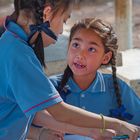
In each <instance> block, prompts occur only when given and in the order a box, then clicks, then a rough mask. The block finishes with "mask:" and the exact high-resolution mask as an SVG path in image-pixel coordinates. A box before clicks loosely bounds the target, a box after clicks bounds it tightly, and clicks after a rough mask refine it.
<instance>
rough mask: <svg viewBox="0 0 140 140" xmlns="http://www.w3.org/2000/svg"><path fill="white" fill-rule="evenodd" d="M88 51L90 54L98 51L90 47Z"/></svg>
mask: <svg viewBox="0 0 140 140" xmlns="http://www.w3.org/2000/svg"><path fill="white" fill-rule="evenodd" d="M88 51H89V52H95V51H96V49H95V48H93V47H90V48H88Z"/></svg>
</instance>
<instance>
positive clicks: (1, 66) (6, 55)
mask: <svg viewBox="0 0 140 140" xmlns="http://www.w3.org/2000/svg"><path fill="white" fill-rule="evenodd" d="M27 39H28V36H27V35H26V33H25V32H24V31H23V30H22V28H21V27H20V26H18V25H17V24H16V23H14V22H11V21H8V22H7V24H6V31H5V32H4V33H3V35H2V37H1V38H0V140H24V139H25V138H26V134H27V131H28V128H29V126H30V124H31V122H32V120H33V117H34V115H35V113H36V112H38V111H40V110H43V109H45V108H47V107H49V106H52V105H54V104H57V103H59V102H61V101H62V99H61V97H60V96H59V94H58V92H57V90H56V89H55V87H54V86H53V85H52V83H51V82H50V80H49V79H48V78H47V77H46V75H45V74H44V72H43V69H42V66H41V64H40V62H39V61H38V59H37V57H36V56H35V54H34V52H33V49H32V48H31V47H30V46H29V45H28V44H27V43H26V42H27Z"/></svg>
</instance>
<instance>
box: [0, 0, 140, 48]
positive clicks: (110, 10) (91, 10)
mask: <svg viewBox="0 0 140 140" xmlns="http://www.w3.org/2000/svg"><path fill="white" fill-rule="evenodd" d="M114 1H115V0H105V1H104V2H101V0H97V1H96V2H94V1H93V0H92V1H90V0H88V1H85V2H84V3H81V4H80V6H79V7H78V6H76V9H75V10H74V12H73V13H72V16H71V19H70V20H69V21H68V23H67V25H66V26H65V31H66V32H68V31H69V29H70V27H71V26H72V25H73V23H74V22H75V21H76V20H79V19H81V18H84V17H99V18H102V19H104V20H106V21H108V22H110V23H111V24H112V25H114V24H115V6H114ZM132 1H133V17H132V18H133V44H134V48H140V8H139V7H140V0H132ZM12 9H13V6H12V5H11V4H9V5H6V6H0V17H3V16H5V15H8V14H9V13H11V11H12Z"/></svg>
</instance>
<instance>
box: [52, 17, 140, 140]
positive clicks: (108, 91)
mask: <svg viewBox="0 0 140 140" xmlns="http://www.w3.org/2000/svg"><path fill="white" fill-rule="evenodd" d="M117 49H118V45H117V37H116V34H115V33H114V31H113V29H112V27H111V26H110V25H109V24H107V23H105V22H104V21H102V20H100V19H96V18H93V19H92V18H91V19H84V20H82V21H80V22H79V23H77V24H75V25H74V26H73V27H72V29H71V33H70V39H69V47H68V56H67V64H68V66H67V68H66V69H65V71H64V74H63V75H59V76H57V77H55V76H52V77H51V78H50V79H51V81H52V83H53V84H54V85H55V87H56V88H57V89H58V91H59V93H60V95H61V97H62V98H63V100H64V101H65V102H66V103H68V104H71V105H74V106H77V107H80V108H82V109H85V110H87V111H91V112H95V113H97V114H100V113H102V114H103V115H105V116H110V117H113V118H118V119H121V120H124V121H127V122H129V123H132V124H135V125H139V126H140V98H139V97H138V96H137V95H136V93H135V92H134V91H133V89H132V88H131V87H129V86H128V85H127V84H126V83H125V82H124V81H122V80H121V79H119V78H117V77H116V66H115V65H116V53H117ZM108 64H110V65H111V67H112V74H104V73H101V72H99V71H98V69H99V68H100V67H101V66H102V65H108ZM66 137H67V139H68V137H71V139H74V138H75V139H78V137H77V136H74V137H73V136H69V135H66ZM80 139H81V140H82V138H81V137H80Z"/></svg>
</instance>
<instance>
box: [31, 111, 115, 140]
mask: <svg viewBox="0 0 140 140" xmlns="http://www.w3.org/2000/svg"><path fill="white" fill-rule="evenodd" d="M33 123H34V124H37V125H40V124H42V125H43V126H44V127H47V128H50V129H53V130H55V131H57V132H61V133H71V134H79V135H83V136H88V137H91V138H94V139H95V138H96V139H97V138H99V137H100V138H101V137H102V138H106V137H107V138H111V137H112V136H114V135H115V131H113V130H105V132H104V133H103V134H101V133H100V130H99V129H93V128H83V127H77V126H74V125H70V124H66V123H62V122H59V121H56V120H55V119H54V118H53V117H52V116H51V115H50V114H49V113H48V112H47V111H41V112H38V113H37V114H36V116H35V119H34V121H33ZM33 129H38V132H37V131H36V130H33ZM30 131H31V132H33V133H35V135H39V133H40V131H41V130H40V128H33V127H32V128H31V130H30ZM46 132H47V131H46ZM30 135H32V134H30ZM46 135H47V134H46Z"/></svg>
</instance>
